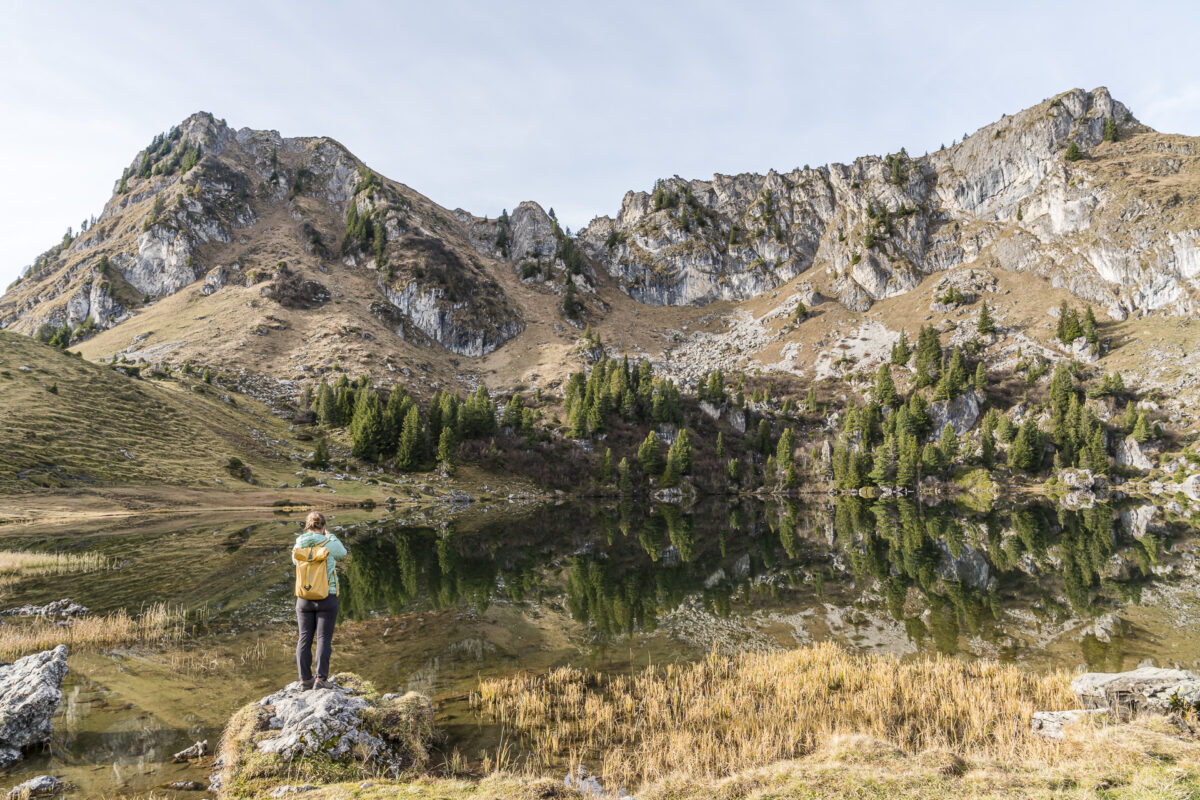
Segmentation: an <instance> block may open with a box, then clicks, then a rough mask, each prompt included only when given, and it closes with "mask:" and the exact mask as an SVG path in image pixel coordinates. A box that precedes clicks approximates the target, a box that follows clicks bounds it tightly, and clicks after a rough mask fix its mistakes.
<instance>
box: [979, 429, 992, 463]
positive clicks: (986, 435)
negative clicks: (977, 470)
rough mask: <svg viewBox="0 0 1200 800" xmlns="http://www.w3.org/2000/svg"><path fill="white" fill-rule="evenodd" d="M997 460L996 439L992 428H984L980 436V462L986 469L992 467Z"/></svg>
mask: <svg viewBox="0 0 1200 800" xmlns="http://www.w3.org/2000/svg"><path fill="white" fill-rule="evenodd" d="M995 460H996V437H995V435H994V434H993V433H992V428H990V427H988V426H984V429H983V431H982V433H980V435H979V461H980V463H982V464H983V466H984V467H991V466H992V464H993V462H995Z"/></svg>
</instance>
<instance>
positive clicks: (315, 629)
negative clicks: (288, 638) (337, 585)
mask: <svg viewBox="0 0 1200 800" xmlns="http://www.w3.org/2000/svg"><path fill="white" fill-rule="evenodd" d="M337 613H338V598H337V595H336V594H331V595H329V597H326V598H325V599H324V600H302V599H301V598H299V597H297V598H296V624H297V626H298V627H299V629H300V636H299V638H297V639H296V669H297V670H299V672H300V680H302V681H311V680H312V679H313V671H312V661H313V656H312V645H313V636H314V634H315V635H316V638H317V677H318V678H320V679H321V680H325V679H326V678H328V677H329V653H330V651H331V650H332V649H333V624H334V623H335V622H336V621H337Z"/></svg>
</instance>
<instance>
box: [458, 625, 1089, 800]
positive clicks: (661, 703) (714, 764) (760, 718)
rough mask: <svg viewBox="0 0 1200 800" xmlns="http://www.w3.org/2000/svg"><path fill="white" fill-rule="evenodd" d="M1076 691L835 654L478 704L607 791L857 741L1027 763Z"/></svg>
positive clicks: (668, 671) (501, 696)
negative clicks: (1042, 727)
mask: <svg viewBox="0 0 1200 800" xmlns="http://www.w3.org/2000/svg"><path fill="white" fill-rule="evenodd" d="M1070 678H1071V673H1069V672H1066V671H1057V672H1052V673H1048V674H1034V673H1032V672H1029V671H1027V670H1023V669H1020V668H1018V667H1015V666H1012V665H1004V664H999V663H996V662H990V661H975V662H964V661H958V660H954V659H948V658H941V657H938V658H931V659H927V660H917V661H901V660H899V659H898V658H895V657H890V656H875V655H861V654H854V653H850V652H847V651H846V650H843V649H842V648H840V647H838V646H837V645H835V644H832V643H824V644H817V645H814V646H811V647H805V648H801V649H797V650H793V651H788V652H784V653H766V654H762V653H746V654H741V655H735V656H723V655H719V654H717V653H713V654H712V655H710V656H709V657H708V658H706V659H704V660H702V661H699V662H695V663H690V664H667V665H662V666H652V667H649V668H647V669H645V670H643V671H640V672H638V673H635V674H630V675H602V674H598V673H595V672H591V671H588V670H580V669H574V668H561V669H557V670H554V671H552V672H550V673H548V674H545V675H539V676H535V675H519V676H514V677H509V678H500V679H489V680H483V681H481V682H480V686H479V690H478V692H477V693H476V694H475V695H473V697H472V701H473V703H474V704H475V706H476V708H477V709H479V710H480V711H481V712H482V713H483V714H485V715H488V716H490V717H492V718H493V719H495V720H497V721H498V722H500V723H501V724H502V725H503V726H504V727H505V729H506V730H507V731H511V732H512V733H514V734H516V735H517V736H519V737H521V740H522V742H523V744H524V745H525V746H524V748H523V749H524V750H525V751H526V752H527V753H528V758H529V759H530V763H528V764H527V767H528V768H530V769H532V770H535V771H537V770H542V769H544V768H546V767H550V766H552V765H553V766H561V765H562V764H563V763H564V762H565V763H566V764H567V765H568V768H571V769H573V768H574V767H575V766H577V765H579V764H585V763H586V764H587V765H588V766H589V767H591V768H592V769H593V770H594V771H596V772H597V774H598V777H600V779H601V781H602V783H603V784H604V785H605V786H608V787H625V788H627V789H630V790H633V789H635V788H636V787H639V786H644V785H647V784H652V783H661V782H662V781H664V780H693V781H694V780H705V781H708V780H716V779H720V778H723V777H725V776H728V775H731V774H734V773H737V772H740V771H743V770H746V769H752V768H756V767H761V766H765V765H767V764H771V763H774V762H778V761H783V760H788V759H796V758H802V757H804V756H806V755H808V754H810V753H813V752H814V751H816V750H817V749H818V748H819V747H820V746H821V744H822V743H823V742H827V741H829V740H831V739H832V738H834V737H836V736H844V735H848V734H858V735H865V736H870V737H873V738H875V739H877V740H880V741H883V742H887V743H888V744H889V745H890V746H892V747H895V748H897V749H898V750H900V751H903V752H908V753H917V752H922V751H930V750H941V751H950V752H955V753H962V754H975V755H981V756H986V757H988V758H999V759H1015V758H1021V757H1023V756H1024V755H1027V754H1029V753H1031V752H1032V751H1033V750H1036V749H1037V748H1039V747H1043V746H1044V745H1043V744H1042V743H1040V742H1036V741H1034V740H1033V737H1031V736H1030V734H1029V733H1028V731H1029V723H1030V719H1031V717H1032V714H1033V712H1034V711H1036V710H1040V709H1054V708H1068V707H1070V704H1071V703H1072V702H1073V700H1074V698H1073V695H1072V693H1071V691H1070ZM500 760H501V759H497V761H500Z"/></svg>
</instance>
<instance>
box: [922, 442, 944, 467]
mask: <svg viewBox="0 0 1200 800" xmlns="http://www.w3.org/2000/svg"><path fill="white" fill-rule="evenodd" d="M921 465H922V466H923V467H924V469H925V472H926V473H927V474H938V473H941V472H942V471H943V470H944V469H945V466H946V465H945V463H944V462H943V461H942V451H941V450H940V449H938V446H937V445H936V444H934V443H933V442H927V443H926V444H925V449H924V450H922V451H921Z"/></svg>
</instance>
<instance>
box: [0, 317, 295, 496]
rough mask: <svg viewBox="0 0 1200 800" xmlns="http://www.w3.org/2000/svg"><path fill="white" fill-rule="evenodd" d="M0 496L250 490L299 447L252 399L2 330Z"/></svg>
mask: <svg viewBox="0 0 1200 800" xmlns="http://www.w3.org/2000/svg"><path fill="white" fill-rule="evenodd" d="M0 394H2V395H3V397H4V404H3V410H2V411H0V452H3V453H4V458H2V459H0V492H11V491H14V490H19V489H30V488H37V487H64V486H86V485H93V484H100V485H111V484H173V485H179V486H216V485H217V480H220V481H221V484H222V485H224V486H225V487H226V488H230V489H237V488H251V486H252V485H251V484H250V483H248V482H246V481H245V480H241V479H239V478H237V477H234V476H232V475H231V473H230V470H229V469H228V468H227V465H228V461H229V459H230V458H231V457H236V458H239V459H240V460H241V461H242V462H244V463H245V464H246V465H247V466H248V467H249V468H250V474H251V476H252V477H253V479H254V482H255V484H258V485H260V486H261V485H267V486H271V485H275V483H277V482H279V481H281V480H284V479H286V477H288V476H289V475H291V473H292V472H294V470H295V469H296V465H295V463H294V462H292V461H291V460H290V459H291V458H292V457H293V456H295V455H297V454H299V453H301V452H306V451H302V450H301V449H300V448H301V447H303V443H296V442H295V441H294V440H293V439H291V438H290V437H289V433H288V430H287V427H288V426H287V424H286V423H285V422H284V421H283V420H281V419H279V418H278V417H275V416H273V415H271V414H270V413H269V412H268V411H267V410H266V409H265V407H263V406H262V405H261V404H259V403H257V402H256V401H254V400H252V399H250V398H247V397H244V396H241V395H237V396H231V395H229V394H226V393H225V392H224V391H222V390H220V389H219V388H218V387H215V386H210V385H207V384H204V383H203V382H202V381H199V380H194V379H190V378H184V377H182V376H173V377H169V378H163V379H158V380H154V379H149V378H141V377H131V376H128V375H125V374H123V373H122V372H120V371H118V370H117V369H114V368H113V367H110V366H102V365H98V364H93V363H91V362H89V361H86V360H84V359H83V358H80V357H78V356H74V355H71V354H69V353H65V352H62V351H60V350H57V349H55V348H53V347H50V346H47V345H43V344H39V343H38V342H36V341H34V340H33V339H30V338H28V337H25V336H20V335H17V334H12V333H3V332H0Z"/></svg>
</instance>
